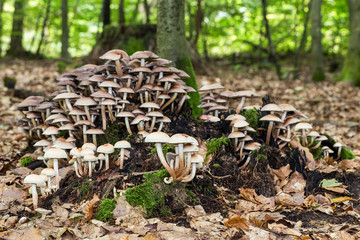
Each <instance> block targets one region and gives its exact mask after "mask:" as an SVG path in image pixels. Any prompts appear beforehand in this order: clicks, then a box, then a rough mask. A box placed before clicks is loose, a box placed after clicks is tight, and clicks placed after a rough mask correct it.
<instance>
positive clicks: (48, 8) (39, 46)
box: [36, 0, 51, 55]
mask: <svg viewBox="0 0 360 240" xmlns="http://www.w3.org/2000/svg"><path fill="white" fill-rule="evenodd" d="M50 3H51V0H47V3H46V13H45V18H44V21H43V25H42V30H41V37H40V42H39V45H38V48H37V50H36V55H40V49H41V45H42V43H43V42H44V37H45V29H46V27H47V25H48V23H49V21H48V20H49V14H50V6H51V4H50Z"/></svg>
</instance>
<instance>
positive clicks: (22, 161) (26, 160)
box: [20, 157, 34, 167]
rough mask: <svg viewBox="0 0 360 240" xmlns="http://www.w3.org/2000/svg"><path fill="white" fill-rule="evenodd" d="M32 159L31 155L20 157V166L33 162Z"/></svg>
mask: <svg viewBox="0 0 360 240" xmlns="http://www.w3.org/2000/svg"><path fill="white" fill-rule="evenodd" d="M33 161H34V159H33V158H32V157H23V158H21V159H20V167H24V166H27V165H29V164H30V163H31V162H33Z"/></svg>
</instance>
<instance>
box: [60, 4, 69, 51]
mask: <svg viewBox="0 0 360 240" xmlns="http://www.w3.org/2000/svg"><path fill="white" fill-rule="evenodd" d="M61 30H62V31H61V57H62V58H70V54H69V26H68V0H61Z"/></svg>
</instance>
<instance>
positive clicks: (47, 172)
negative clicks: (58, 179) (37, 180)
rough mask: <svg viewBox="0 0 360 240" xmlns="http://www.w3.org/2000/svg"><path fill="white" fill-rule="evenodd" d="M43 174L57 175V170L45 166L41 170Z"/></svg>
mask: <svg viewBox="0 0 360 240" xmlns="http://www.w3.org/2000/svg"><path fill="white" fill-rule="evenodd" d="M41 175H46V176H48V177H54V176H55V175H56V172H55V170H54V169H52V168H44V169H43V170H42V171H41Z"/></svg>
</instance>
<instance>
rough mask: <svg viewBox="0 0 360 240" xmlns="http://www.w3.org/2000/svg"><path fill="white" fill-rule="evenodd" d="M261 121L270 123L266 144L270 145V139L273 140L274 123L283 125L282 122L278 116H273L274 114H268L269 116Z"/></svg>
mask: <svg viewBox="0 0 360 240" xmlns="http://www.w3.org/2000/svg"><path fill="white" fill-rule="evenodd" d="M260 121H263V122H269V126H268V129H267V134H266V144H267V145H269V143H270V138H271V132H272V128H273V125H274V123H276V122H279V123H282V121H281V119H280V118H279V117H278V116H276V115H273V114H268V115H266V116H264V117H262V118H260Z"/></svg>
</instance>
